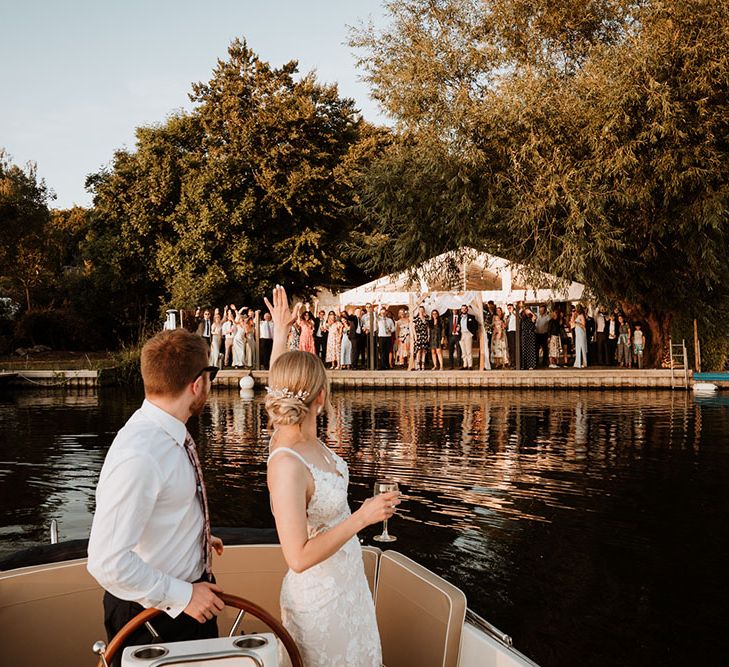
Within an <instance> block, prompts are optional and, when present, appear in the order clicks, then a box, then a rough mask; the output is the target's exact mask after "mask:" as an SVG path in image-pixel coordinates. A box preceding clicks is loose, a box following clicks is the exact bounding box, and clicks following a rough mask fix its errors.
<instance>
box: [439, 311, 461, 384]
mask: <svg viewBox="0 0 729 667" xmlns="http://www.w3.org/2000/svg"><path fill="white" fill-rule="evenodd" d="M443 324H444V327H445V330H446V335H447V338H448V359H449V361H450V367H451V370H453V369H454V368H455V367H456V366H455V365H456V363H458V365H459V366H460V365H461V325H460V318H459V317H458V310H457V309H456V308H451V309H450V311H449V313H448V315H446V317H445V319H444V322H443Z"/></svg>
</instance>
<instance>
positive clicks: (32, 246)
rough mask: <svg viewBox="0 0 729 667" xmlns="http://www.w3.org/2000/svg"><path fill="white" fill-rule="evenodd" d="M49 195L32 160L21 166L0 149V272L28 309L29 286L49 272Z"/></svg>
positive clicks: (36, 285)
mask: <svg viewBox="0 0 729 667" xmlns="http://www.w3.org/2000/svg"><path fill="white" fill-rule="evenodd" d="M52 197H53V194H52V193H51V192H49V190H48V189H47V187H46V184H45V182H44V181H43V180H40V181H39V180H38V176H37V171H36V166H35V164H33V163H29V164H28V165H27V166H26V168H25V169H21V168H20V167H18V166H16V165H14V164H12V162H11V161H10V157H9V156H8V155H7V153H6V152H5V151H4V150H2V149H0V276H4V277H5V278H6V279H7V280H8V282H9V283H10V285H11V287H13V288H15V289H18V290H19V291H20V292H22V295H23V298H24V300H25V305H26V309H27V310H31V309H32V305H33V304H32V299H31V290H33V289H35V288H36V287H38V286H39V285H41V284H42V283H43V282H44V280H45V279H46V277H47V275H48V271H47V263H46V251H47V247H46V239H45V235H44V230H45V225H46V223H47V222H48V218H49V211H48V201H49V200H50V199H51V198H52Z"/></svg>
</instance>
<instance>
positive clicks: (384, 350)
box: [377, 336, 392, 371]
mask: <svg viewBox="0 0 729 667" xmlns="http://www.w3.org/2000/svg"><path fill="white" fill-rule="evenodd" d="M377 344H378V345H379V346H380V370H381V371H384V370H389V368H390V352H392V336H378V337H377Z"/></svg>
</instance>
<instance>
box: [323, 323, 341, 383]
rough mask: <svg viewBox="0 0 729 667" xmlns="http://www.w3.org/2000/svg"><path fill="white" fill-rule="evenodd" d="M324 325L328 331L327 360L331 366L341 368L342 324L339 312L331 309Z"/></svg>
mask: <svg viewBox="0 0 729 667" xmlns="http://www.w3.org/2000/svg"><path fill="white" fill-rule="evenodd" d="M324 326H325V327H326V330H327V333H328V337H327V356H326V361H327V363H328V364H329V368H332V369H334V368H339V358H340V357H341V355H342V324H341V322H339V321H338V320H337V314H336V313H335V312H334V311H333V310H330V311H329V314H328V315H327V321H326V323H325V325H324Z"/></svg>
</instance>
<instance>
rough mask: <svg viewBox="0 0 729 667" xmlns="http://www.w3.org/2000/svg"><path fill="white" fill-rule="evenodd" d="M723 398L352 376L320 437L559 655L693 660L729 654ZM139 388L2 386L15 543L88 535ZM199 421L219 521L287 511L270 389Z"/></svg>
mask: <svg viewBox="0 0 729 667" xmlns="http://www.w3.org/2000/svg"><path fill="white" fill-rule="evenodd" d="M725 399H726V397H718V398H711V399H706V400H705V399H699V400H696V401H694V399H693V397H692V396H690V395H687V394H685V393H678V392H676V393H672V392H641V393H628V392H595V391H582V392H554V393H551V392H543V391H539V392H513V391H509V392H495V391H455V390H451V391H443V390H438V391H428V392H412V391H407V392H405V391H401V392H390V391H376V392H372V391H369V392H365V391H362V392H340V393H337V394H336V395H335V396H334V400H333V411H332V413H331V415H329V416H328V417H327V418H326V419H322V422H321V434H322V437H323V438H325V439H326V441H327V443H328V444H329V445H330V446H331V447H332V448H334V449H335V450H336V451H337V452H338V453H339V454H340V455H341V456H343V457H344V458H345V459H346V460H347V461H348V463H349V465H350V474H351V495H352V504H353V505H355V504H356V503H358V502H360V501H362V500H363V499H364V498H365V497H366V496H368V495H369V494H370V493H371V490H372V484H373V481H374V479H375V478H377V477H379V476H384V475H388V476H392V477H394V478H395V479H396V480H397V481H398V482H399V483H400V486H401V488H402V489H403V492H404V494H405V502H404V503H403V505H402V506H401V507H402V511H399V512H398V516H396V518H395V519H394V520H393V522H392V526H391V530H392V532H393V533H394V534H396V535H397V536H398V538H399V541H398V542H397V543H396V546H397V549H398V550H400V551H403V552H405V553H407V554H409V555H411V556H412V557H413V558H415V559H416V560H418V561H419V562H422V563H423V564H424V565H426V566H427V567H430V568H431V569H433V570H435V571H436V572H439V573H440V574H442V575H443V576H445V577H446V578H448V579H449V580H451V581H453V582H454V583H456V584H457V585H459V586H460V587H461V588H463V590H464V591H465V592H466V594H467V596H468V599H469V605H470V606H471V607H472V608H474V609H475V610H476V611H478V612H479V613H481V614H482V615H484V616H486V617H487V618H489V619H490V620H492V621H493V622H494V623H496V625H498V626H500V627H502V628H503V629H504V630H506V631H508V632H509V633H510V634H512V635H513V636H514V637H515V638H516V641H517V644H518V646H519V647H520V648H522V650H524V651H525V652H526V653H527V654H529V655H531V656H533V657H534V658H535V659H536V660H537V661H538V662H540V663H541V664H542V665H544V666H545V667H546V666H547V665H570V664H575V665H584V664H591V665H612V664H616V663H623V664H674V663H677V662H679V661H680V660H681V659H683V660H685V661H687V662H688V664H693V663H695V662H697V661H700V660H698V657H699V656H698V655H697V651H699V653H700V654H701V656H700V657H701V660H703V662H708V663H709V664H714V663H716V662H717V660H714V658H715V657H716V656H718V655H720V654H721V655H722V656H723V653H724V652H725V650H726V649H727V648H729V646H727V639H726V637H727V633H726V632H725V630H726V627H725V625H726V622H725V621H724V620H723V619H724V616H725V615H724V613H723V611H722V610H723V609H724V608H725V604H724V599H723V596H722V595H721V594H720V591H722V590H725V589H727V584H729V581H728V579H729V576H728V575H727V574H726V568H725V564H724V562H723V561H724V556H723V555H724V554H726V553H727V550H728V549H729V539H728V538H727V535H726V530H725V528H724V526H726V524H727V520H728V519H729V500H728V499H727V494H726V492H725V489H726V483H727V481H728V480H727V477H728V476H729V435H728V434H729V428H728V427H729V405H727V403H728V402H729V401H726V400H725ZM139 400H140V397H139V396H137V395H128V394H124V393H120V392H118V391H107V390H105V391H103V392H100V393H99V394H98V395H97V394H94V393H87V394H77V393H65V394H64V393H62V392H61V393H50V392H46V393H19V394H14V395H5V396H0V493H2V499H1V503H2V504H1V505H0V506H1V507H2V510H3V512H2V519H0V538H1V539H2V541H1V542H0V550H3V551H4V552H6V553H7V552H8V551H11V550H13V549H14V548H16V547H18V546H24V545H28V544H32V543H38V542H44V541H46V540H47V529H46V526H47V524H48V522H49V521H50V519H52V518H56V519H58V520H59V523H60V529H61V535H62V537H65V538H69V539H70V538H74V537H85V536H86V535H87V533H88V529H89V526H90V523H91V515H92V511H93V492H94V487H95V484H96V479H97V477H98V472H99V470H100V467H101V464H102V462H103V457H104V455H105V452H106V449H107V448H108V446H109V444H110V443H111V440H112V439H113V436H114V434H115V432H116V430H117V429H118V428H119V427H120V426H121V425H122V424H123V423H124V421H125V420H126V419H127V418H128V416H129V415H130V414H131V412H132V411H133V410H134V409H136V407H137V406H138V404H139ZM190 429H191V431H192V432H193V435H195V437H196V439H197V441H198V444H199V446H200V449H201V453H202V456H203V461H204V466H205V468H206V479H207V481H208V490H209V497H210V503H211V514H212V519H213V523H214V524H218V525H250V526H259V527H264V526H270V525H272V522H273V519H272V516H271V513H270V509H269V504H268V494H267V491H266V484H265V473H266V457H267V455H268V434H267V430H266V429H267V419H266V415H265V411H264V409H263V397H262V396H261V395H256V396H255V397H253V398H252V399H251V397H250V396H247V397H246V396H244V397H241V396H240V395H239V394H238V393H237V392H232V391H231V392H226V391H221V392H219V393H216V394H213V396H212V397H211V400H210V403H209V405H208V407H207V408H206V410H205V412H204V413H203V414H202V415H201V417H200V418H199V419H198V420H197V421H196V423H191V424H190ZM374 534H375V529H374V528H373V529H371V530H369V531H366V532H365V533H364V534H363V537H364V538H365V539H366V540H369V539H370V538H371V537H372V536H373V535H374ZM689 656H690V657H689ZM722 659H723V658H722Z"/></svg>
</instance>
